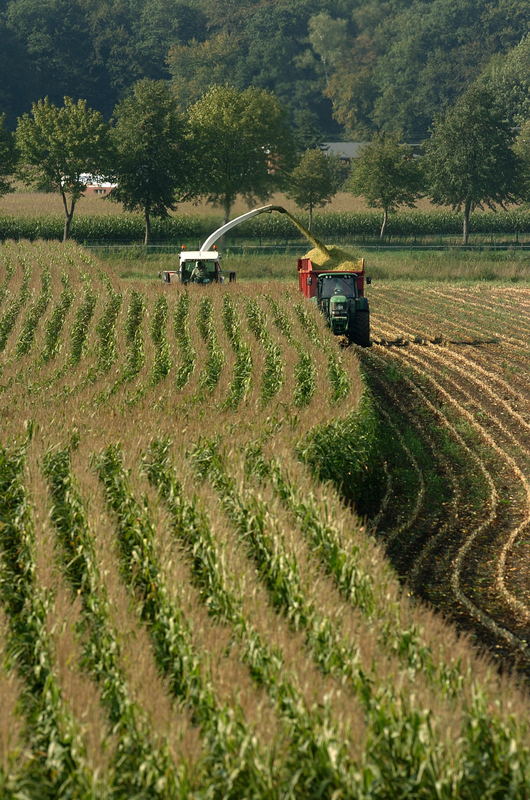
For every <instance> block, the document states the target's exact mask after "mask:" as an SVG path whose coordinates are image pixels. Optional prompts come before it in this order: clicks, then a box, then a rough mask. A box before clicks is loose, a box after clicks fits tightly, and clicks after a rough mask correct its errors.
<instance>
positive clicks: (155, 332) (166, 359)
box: [151, 295, 171, 384]
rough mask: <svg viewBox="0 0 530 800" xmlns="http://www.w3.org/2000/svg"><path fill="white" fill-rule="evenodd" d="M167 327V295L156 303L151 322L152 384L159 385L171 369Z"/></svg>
mask: <svg viewBox="0 0 530 800" xmlns="http://www.w3.org/2000/svg"><path fill="white" fill-rule="evenodd" d="M166 325H167V299H166V297H165V295H162V296H161V297H159V298H158V299H157V301H156V303H155V309H154V313H153V319H152V321H151V337H152V339H153V344H154V346H155V358H154V363H153V371H152V374H151V382H152V383H153V384H157V383H159V381H161V380H162V379H163V378H165V377H166V375H167V374H168V372H169V370H170V369H171V358H170V355H169V343H168V340H167V335H166Z"/></svg>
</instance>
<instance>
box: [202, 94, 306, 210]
mask: <svg viewBox="0 0 530 800" xmlns="http://www.w3.org/2000/svg"><path fill="white" fill-rule="evenodd" d="M188 119H189V127H190V137H191V139H192V140H193V142H194V144H195V146H196V147H197V152H198V154H199V164H198V169H197V181H198V183H197V189H198V194H200V195H202V196H206V197H207V198H208V199H209V200H210V202H213V203H218V204H220V205H221V206H222V208H223V211H224V219H225V221H227V220H228V219H229V217H230V209H231V208H232V204H233V202H234V200H235V199H236V196H237V195H238V194H242V195H244V196H245V197H246V199H247V200H248V202H249V203H250V202H254V200H255V199H256V198H258V199H260V200H265V199H266V198H267V197H268V196H269V195H270V193H271V192H272V190H273V189H274V188H275V187H276V186H277V185H278V183H279V180H280V170H279V167H280V166H281V168H282V170H287V169H288V168H289V167H290V164H291V160H292V154H293V147H292V134H291V131H290V128H289V126H288V124H287V121H286V116H285V113H284V111H283V108H282V107H281V105H280V103H279V102H278V100H277V99H276V97H275V96H274V95H273V94H271V93H270V92H267V91H265V90H264V89H256V88H254V87H251V88H249V89H245V90H244V91H238V90H237V89H234V88H232V87H230V86H213V87H212V88H211V89H210V90H209V91H207V92H206V94H205V95H203V97H202V98H201V99H200V100H198V101H197V102H196V103H195V104H194V105H192V106H191V108H190V109H189V112H188Z"/></svg>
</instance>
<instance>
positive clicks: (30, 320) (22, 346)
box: [15, 269, 51, 358]
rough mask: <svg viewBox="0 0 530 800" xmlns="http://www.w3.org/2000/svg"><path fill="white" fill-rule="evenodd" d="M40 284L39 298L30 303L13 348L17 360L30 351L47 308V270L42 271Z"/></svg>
mask: <svg viewBox="0 0 530 800" xmlns="http://www.w3.org/2000/svg"><path fill="white" fill-rule="evenodd" d="M41 282H42V285H41V290H40V293H39V296H38V297H37V299H36V300H35V302H34V303H32V305H31V307H30V309H29V311H28V313H27V315H26V318H25V320H24V323H23V325H22V330H21V332H20V336H19V338H18V342H17V344H16V347H15V354H16V355H17V357H19V358H20V356H24V355H26V353H28V352H29V350H30V349H31V346H32V344H33V340H34V338H35V333H36V331H37V325H38V323H39V320H40V318H41V317H42V315H43V314H44V313H45V311H46V309H47V308H48V303H49V302H50V297H51V274H50V270H49V269H44V270H43V272H42V277H41Z"/></svg>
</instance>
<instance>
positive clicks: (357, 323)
mask: <svg viewBox="0 0 530 800" xmlns="http://www.w3.org/2000/svg"><path fill="white" fill-rule="evenodd" d="M350 339H351V341H352V342H354V343H355V344H358V345H360V346H361V347H370V312H369V311H356V312H355V316H354V318H353V321H352V324H351V329H350Z"/></svg>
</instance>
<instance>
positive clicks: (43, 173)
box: [16, 97, 109, 239]
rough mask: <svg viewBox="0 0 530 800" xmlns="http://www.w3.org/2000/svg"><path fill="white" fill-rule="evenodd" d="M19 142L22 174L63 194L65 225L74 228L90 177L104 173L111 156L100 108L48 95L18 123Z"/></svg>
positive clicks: (65, 228) (27, 179)
mask: <svg viewBox="0 0 530 800" xmlns="http://www.w3.org/2000/svg"><path fill="white" fill-rule="evenodd" d="M16 143H17V149H18V151H19V156H20V173H21V175H22V177H23V178H24V180H26V181H27V182H28V183H33V184H37V185H42V184H45V185H48V186H50V187H51V188H52V189H54V190H55V191H57V192H59V193H60V194H61V197H62V200H63V205H64V212H65V226H64V235H63V238H64V239H67V238H68V236H69V234H70V226H71V223H72V218H73V215H74V210H75V206H76V203H77V201H78V200H79V198H80V197H81V195H82V193H83V191H84V190H85V188H86V185H87V183H88V178H87V175H90V174H92V175H98V174H101V173H103V174H104V173H105V170H106V167H107V166H108V159H109V143H108V129H107V125H106V124H105V122H104V121H103V117H102V116H101V114H100V112H99V111H94V110H92V109H90V108H88V107H87V103H86V100H78V101H77V103H75V102H74V101H73V100H72V99H71V98H70V97H65V98H64V105H63V106H62V107H60V108H58V107H57V106H55V105H53V103H51V102H50V101H49V99H48V98H47V97H46V98H44V100H38V101H37V102H36V103H34V104H33V106H32V109H31V114H24V115H23V116H22V117H21V118H20V119H19V121H18V126H17V130H16Z"/></svg>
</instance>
